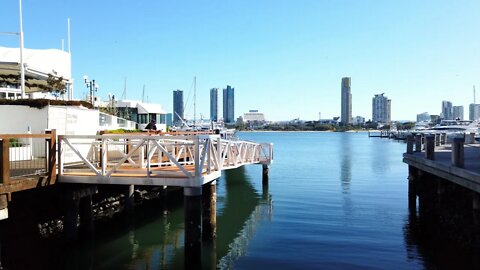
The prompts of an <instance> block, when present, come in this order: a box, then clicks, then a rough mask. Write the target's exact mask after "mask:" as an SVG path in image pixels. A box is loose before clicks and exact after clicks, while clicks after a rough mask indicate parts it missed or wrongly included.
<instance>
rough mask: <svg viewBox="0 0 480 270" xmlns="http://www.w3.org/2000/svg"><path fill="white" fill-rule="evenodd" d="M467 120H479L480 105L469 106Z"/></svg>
mask: <svg viewBox="0 0 480 270" xmlns="http://www.w3.org/2000/svg"><path fill="white" fill-rule="evenodd" d="M468 116H469V117H468V118H469V120H472V121H474V120H478V119H480V104H475V103H472V104H470V110H469V115H468Z"/></svg>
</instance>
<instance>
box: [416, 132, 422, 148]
mask: <svg viewBox="0 0 480 270" xmlns="http://www.w3.org/2000/svg"><path fill="white" fill-rule="evenodd" d="M415 152H422V134H417V135H415Z"/></svg>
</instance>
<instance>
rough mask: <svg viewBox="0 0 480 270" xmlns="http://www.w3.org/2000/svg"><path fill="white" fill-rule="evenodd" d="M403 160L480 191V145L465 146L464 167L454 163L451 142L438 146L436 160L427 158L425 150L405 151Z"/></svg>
mask: <svg viewBox="0 0 480 270" xmlns="http://www.w3.org/2000/svg"><path fill="white" fill-rule="evenodd" d="M403 161H404V162H405V163H407V164H408V165H410V166H413V167H415V168H417V169H419V170H422V171H425V172H428V173H430V174H433V175H436V176H438V177H440V178H442V179H447V180H449V181H451V182H454V183H456V184H458V185H461V186H463V187H465V188H468V189H470V190H473V191H475V192H478V193H480V145H477V144H467V145H465V146H464V166H463V168H460V167H457V166H455V165H453V164H452V145H451V144H447V145H442V146H437V148H436V149H435V157H434V160H430V159H427V158H426V157H425V152H413V153H410V154H409V153H405V154H404V155H403Z"/></svg>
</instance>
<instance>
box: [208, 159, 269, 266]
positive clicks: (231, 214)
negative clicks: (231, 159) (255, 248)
mask: <svg viewBox="0 0 480 270" xmlns="http://www.w3.org/2000/svg"><path fill="white" fill-rule="evenodd" d="M225 181H226V194H227V198H226V201H225V209H224V211H223V214H222V215H219V216H218V217H217V221H218V223H217V225H218V238H217V255H218V258H220V261H219V264H218V266H219V268H221V269H231V268H233V264H234V263H235V261H236V260H237V259H238V258H239V257H240V256H242V255H244V254H245V252H246V250H247V248H248V244H249V242H250V240H251V239H252V237H253V236H254V234H255V231H256V227H257V226H258V224H259V223H260V222H262V221H265V220H271V217H272V199H271V196H270V194H269V193H268V185H264V186H263V193H262V197H259V196H258V194H257V193H256V190H255V188H254V187H253V186H252V184H251V182H250V181H248V178H247V176H246V173H245V168H243V167H241V168H238V169H236V170H231V171H226V173H225Z"/></svg>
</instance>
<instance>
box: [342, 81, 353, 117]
mask: <svg viewBox="0 0 480 270" xmlns="http://www.w3.org/2000/svg"><path fill="white" fill-rule="evenodd" d="M340 122H341V123H343V124H351V123H352V92H351V79H350V77H344V78H342V114H341V118H340Z"/></svg>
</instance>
